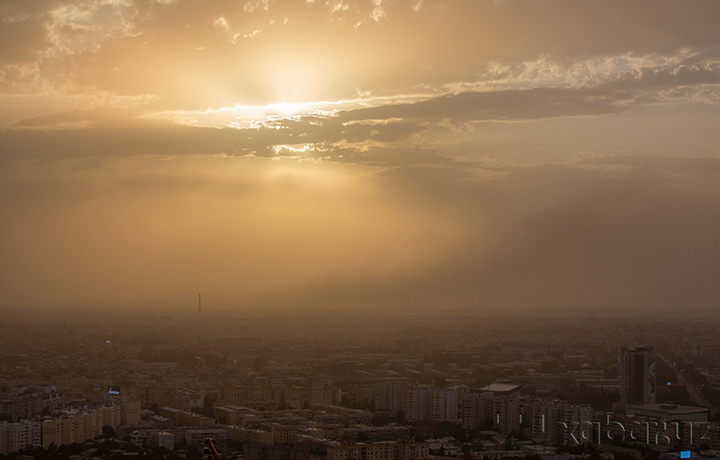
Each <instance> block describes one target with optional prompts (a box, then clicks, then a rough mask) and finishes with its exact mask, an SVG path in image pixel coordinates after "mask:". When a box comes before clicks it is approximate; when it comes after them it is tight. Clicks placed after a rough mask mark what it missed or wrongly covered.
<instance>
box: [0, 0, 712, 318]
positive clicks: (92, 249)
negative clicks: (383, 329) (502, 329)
mask: <svg viewBox="0 0 720 460" xmlns="http://www.w3.org/2000/svg"><path fill="white" fill-rule="evenodd" d="M719 23H720V6H719V4H718V3H717V2H715V1H700V0H694V1H689V2H688V1H681V0H659V1H658V0H653V1H650V0H648V1H639V2H627V1H624V0H622V1H621V0H617V1H604V2H598V1H584V0H582V1H577V0H556V1H544V2H538V1H529V0H502V1H492V0H478V1H473V2H465V1H455V0H438V1H418V0H400V1H387V0H332V1H330V0H313V1H310V0H308V1H297V0H247V1H240V2H237V1H234V0H233V1H230V0H205V1H200V0H152V1H150V0H102V1H100V0H98V1H83V2H69V1H65V0H38V1H32V2H28V1H22V0H8V1H4V2H2V3H0V40H2V43H3V45H4V46H2V47H0V211H1V212H2V213H3V215H5V216H9V218H7V219H3V221H2V223H1V224H0V231H1V232H2V239H0V252H1V253H2V254H4V258H3V262H2V263H0V274H1V276H0V286H1V287H2V289H3V292H4V293H5V300H4V302H8V303H12V304H18V305H37V304H49V305H60V304H91V305H100V306H102V305H125V304H153V305H158V306H167V307H172V306H176V305H179V304H182V303H183V302H186V301H187V302H192V299H193V298H194V296H195V295H196V294H197V292H199V291H202V292H203V293H204V295H207V296H208V299H209V298H214V299H215V301H216V302H217V303H218V305H223V306H225V307H228V308H242V307H244V306H261V307H271V306H285V307H292V308H315V307H323V308H324V307H328V308H369V307H373V308H381V309H382V308H392V307H394V306H402V307H413V306H417V307H418V308H421V307H422V308H446V309H450V310H455V311H468V310H470V311H478V312H493V311H494V312H497V311H524V310H527V309H533V308H539V307H542V308H561V309H569V308H579V307H582V308H595V309H598V308H602V307H603V306H605V305H609V304H612V305H613V306H616V307H618V306H620V307H625V306H627V307H630V306H632V307H637V308H639V309H640V310H643V309H651V308H676V307H677V306H680V305H690V306H697V307H703V308H705V307H708V306H711V305H714V304H713V302H714V299H715V298H716V296H717V294H718V292H717V291H718V288H717V287H716V283H715V282H714V281H713V280H712V279H711V277H710V276H709V274H710V273H716V272H717V269H718V267H717V262H716V261H717V260H720V259H719V258H718V257H717V255H718V254H716V252H717V250H715V249H713V248H714V247H715V246H716V245H715V244H714V235H715V234H717V232H718V231H720V221H719V220H718V219H719V218H718V217H717V216H720V213H718V212H717V211H718V209H717V208H718V207H719V206H720V188H718V184H720V181H718V174H719V173H720V166H718V165H720V147H718V146H720V130H718V129H717V126H720V106H719V105H718V104H720V28H718V27H717V24H719Z"/></svg>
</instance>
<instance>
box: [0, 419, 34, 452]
mask: <svg viewBox="0 0 720 460" xmlns="http://www.w3.org/2000/svg"><path fill="white" fill-rule="evenodd" d="M41 433H42V430H41V427H40V423H39V422H32V421H29V420H23V421H22V422H19V423H8V422H0V454H3V455H4V454H9V453H11V452H17V451H19V450H23V449H26V448H32V447H40V445H41V442H40V440H41Z"/></svg>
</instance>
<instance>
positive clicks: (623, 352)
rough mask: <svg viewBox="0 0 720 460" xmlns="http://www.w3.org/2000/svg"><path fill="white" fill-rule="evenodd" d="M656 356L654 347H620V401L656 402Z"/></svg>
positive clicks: (625, 402) (634, 402)
mask: <svg viewBox="0 0 720 460" xmlns="http://www.w3.org/2000/svg"><path fill="white" fill-rule="evenodd" d="M655 361H656V358H655V349H653V348H652V347H647V346H643V347H637V348H627V347H622V348H621V349H620V366H619V367H620V368H619V372H620V385H621V388H620V402H621V404H622V406H623V407H625V406H626V405H628V404H654V403H655V392H656V385H657V384H656V380H657V378H656V369H655V368H656V362H655Z"/></svg>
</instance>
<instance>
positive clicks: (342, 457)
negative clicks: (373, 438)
mask: <svg viewBox="0 0 720 460" xmlns="http://www.w3.org/2000/svg"><path fill="white" fill-rule="evenodd" d="M429 458H430V451H429V448H428V444H427V443H425V442H405V441H398V442H395V441H383V442H374V443H345V444H341V443H329V444H328V445H327V460H426V459H429Z"/></svg>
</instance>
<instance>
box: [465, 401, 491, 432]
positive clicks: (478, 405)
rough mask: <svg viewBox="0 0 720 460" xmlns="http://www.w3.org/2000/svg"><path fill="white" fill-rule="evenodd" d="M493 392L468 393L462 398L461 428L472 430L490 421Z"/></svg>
mask: <svg viewBox="0 0 720 460" xmlns="http://www.w3.org/2000/svg"><path fill="white" fill-rule="evenodd" d="M492 416H493V394H492V393H490V392H484V393H470V394H469V395H467V396H465V398H464V400H463V428H466V429H468V430H474V429H475V428H478V427H480V426H483V425H485V424H487V423H488V422H492Z"/></svg>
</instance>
